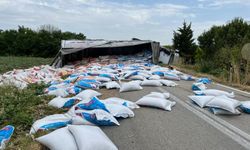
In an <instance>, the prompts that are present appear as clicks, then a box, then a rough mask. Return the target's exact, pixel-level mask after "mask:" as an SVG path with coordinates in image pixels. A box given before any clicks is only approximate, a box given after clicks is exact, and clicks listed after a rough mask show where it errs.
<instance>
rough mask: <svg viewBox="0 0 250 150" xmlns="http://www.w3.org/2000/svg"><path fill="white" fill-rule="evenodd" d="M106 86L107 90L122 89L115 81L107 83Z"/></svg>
mask: <svg viewBox="0 0 250 150" xmlns="http://www.w3.org/2000/svg"><path fill="white" fill-rule="evenodd" d="M105 86H106V88H107V89H119V88H120V85H119V84H118V83H117V82H115V81H111V82H107V83H105Z"/></svg>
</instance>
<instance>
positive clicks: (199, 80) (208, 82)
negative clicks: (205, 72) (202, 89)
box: [197, 78, 212, 84]
mask: <svg viewBox="0 0 250 150" xmlns="http://www.w3.org/2000/svg"><path fill="white" fill-rule="evenodd" d="M197 82H202V83H204V84H210V83H212V80H210V79H208V78H199V79H197Z"/></svg>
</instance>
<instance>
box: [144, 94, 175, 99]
mask: <svg viewBox="0 0 250 150" xmlns="http://www.w3.org/2000/svg"><path fill="white" fill-rule="evenodd" d="M146 96H148V97H155V98H165V99H168V98H169V97H170V94H169V93H160V92H151V93H150V94H148V95H146Z"/></svg>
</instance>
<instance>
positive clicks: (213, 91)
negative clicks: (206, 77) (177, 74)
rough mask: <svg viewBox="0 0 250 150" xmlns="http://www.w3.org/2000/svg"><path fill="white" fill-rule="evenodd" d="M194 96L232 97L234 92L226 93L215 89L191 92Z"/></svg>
mask: <svg viewBox="0 0 250 150" xmlns="http://www.w3.org/2000/svg"><path fill="white" fill-rule="evenodd" d="M193 92H194V93H195V94H196V95H207V96H222V95H225V96H227V97H231V98H233V97H234V92H231V93H229V92H226V91H221V90H216V89H207V90H201V91H193Z"/></svg>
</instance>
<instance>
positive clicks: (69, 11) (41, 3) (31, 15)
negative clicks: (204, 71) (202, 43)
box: [0, 0, 196, 43]
mask: <svg viewBox="0 0 250 150" xmlns="http://www.w3.org/2000/svg"><path fill="white" fill-rule="evenodd" d="M189 10H190V8H189V7H188V6H185V5H177V4H171V3H156V4H152V5H145V4H134V3H131V2H128V1H127V2H126V3H120V2H110V1H106V0H71V1H65V0H54V1H50V0H1V1H0V19H1V20H4V22H2V23H1V24H0V28H3V29H9V28H16V27H17V25H24V26H28V27H31V28H34V29H36V28H37V27H38V26H39V25H42V24H53V25H56V26H58V27H59V28H61V29H63V30H69V31H74V32H83V33H84V34H86V35H87V37H88V38H106V39H130V38H132V37H139V38H142V39H152V40H156V41H160V42H162V43H167V42H168V43H170V42H171V38H172V32H173V30H174V29H175V26H176V24H171V25H170V24H169V22H171V21H172V20H175V19H179V20H184V19H185V18H194V17H196V15H195V14H193V13H191V12H190V11H189Z"/></svg>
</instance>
